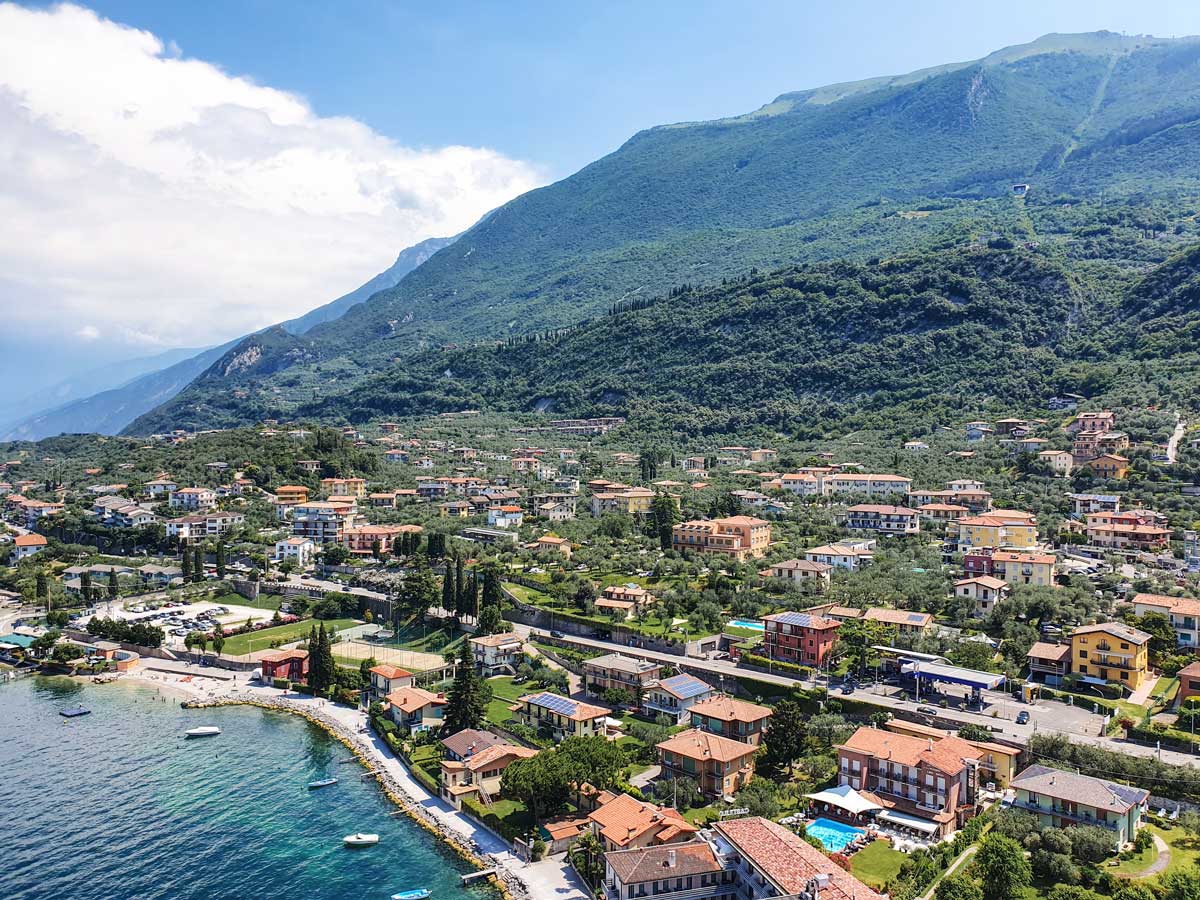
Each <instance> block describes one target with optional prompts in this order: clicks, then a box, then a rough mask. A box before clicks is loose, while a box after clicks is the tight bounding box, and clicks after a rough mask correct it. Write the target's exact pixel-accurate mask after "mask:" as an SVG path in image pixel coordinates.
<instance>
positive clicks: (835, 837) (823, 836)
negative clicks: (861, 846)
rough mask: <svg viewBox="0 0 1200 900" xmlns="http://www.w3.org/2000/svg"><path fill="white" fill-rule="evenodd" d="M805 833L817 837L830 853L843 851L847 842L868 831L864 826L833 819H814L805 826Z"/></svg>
mask: <svg viewBox="0 0 1200 900" xmlns="http://www.w3.org/2000/svg"><path fill="white" fill-rule="evenodd" d="M804 833H805V834H810V835H812V836H813V837H815V838H816V839H817V840H818V841H820V842H821V843H822V844H823V845H824V846H825V849H826V850H828V851H829V852H830V853H841V852H842V851H843V850H845V849H846V845H847V844H849V843H850V842H851V841H852V840H854V839H855V838H856V837H858V836H859V835H860V834H866V833H867V832H866V830H865V829H863V828H855V827H854V826H853V825H843V824H842V823H841V822H835V821H833V819H813V820H812V821H811V822H809V823H808V825H806V826H805V828H804Z"/></svg>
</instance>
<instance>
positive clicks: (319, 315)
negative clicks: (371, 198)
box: [282, 236, 458, 334]
mask: <svg viewBox="0 0 1200 900" xmlns="http://www.w3.org/2000/svg"><path fill="white" fill-rule="evenodd" d="M456 240H458V238H457V236H456V237H448V238H429V239H428V240H425V241H421V243H419V244H414V245H413V246H411V247H409V248H407V249H406V250H401V251H400V255H399V256H397V257H396V261H395V262H394V263H392V265H391V268H389V269H387V270H386V271H383V272H380V273H379V274H378V275H376V276H375V277H374V278H372V279H371V280H370V281H368V282H367V283H366V284H364V285H363V286H362V287H360V288H357V289H355V290H353V291H351V292H350V293H348V294H346V295H345V296H344V297H338V298H337V299H336V300H331V301H330V302H329V303H326V304H325V305H324V306H318V307H317V308H316V309H314V310H313V311H312V312H309V313H305V314H304V315H302V316H300V317H299V318H298V319H292V320H291V321H289V322H284V323H283V325H282V327H283V328H284V330H286V331H287V332H289V333H290V334H304V333H305V332H306V331H308V330H309V329H310V328H313V327H315V326H317V325H320V324H321V323H323V322H332V321H333V320H334V319H337V318H339V317H340V316H342V315H343V314H344V313H345V312H346V310H348V309H349V308H350V307H352V306H357V305H358V304H359V303H364V302H366V300H367V298H369V297H370V296H371V295H372V294H377V293H379V292H380V291H383V290H387V289H388V288H393V287H395V286H396V285H398V284H399V283H400V279H401V278H403V277H404V276H405V275H407V274H408V273H409V272H411V271H412V270H413V269H415V268H416V267H417V266H419V265H421V263H423V262H425V260H427V259H429V257H431V256H433V254H435V253H437V252H438V251H439V250H441V249H442V248H443V247H449V246H450V245H451V244H453V243H454V242H455V241H456Z"/></svg>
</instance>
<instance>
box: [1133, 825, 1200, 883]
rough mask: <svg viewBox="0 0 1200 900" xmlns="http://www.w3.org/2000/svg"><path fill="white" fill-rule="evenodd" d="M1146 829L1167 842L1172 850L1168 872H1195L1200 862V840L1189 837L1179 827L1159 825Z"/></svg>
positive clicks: (1148, 826) (1149, 826)
mask: <svg viewBox="0 0 1200 900" xmlns="http://www.w3.org/2000/svg"><path fill="white" fill-rule="evenodd" d="M1146 827H1147V828H1149V829H1150V831H1151V832H1153V833H1154V834H1157V835H1158V836H1159V837H1160V838H1162V839H1163V840H1164V841H1166V842H1167V847H1168V848H1170V850H1171V862H1170V863H1168V864H1167V871H1168V872H1177V871H1179V870H1181V869H1187V870H1193V869H1194V868H1195V866H1196V864H1197V862H1200V840H1198V839H1196V838H1192V837H1188V833H1187V832H1186V831H1184V830H1183V829H1182V828H1180V827H1179V826H1178V825H1175V826H1172V827H1171V828H1160V827H1159V826H1158V825H1147V826H1146Z"/></svg>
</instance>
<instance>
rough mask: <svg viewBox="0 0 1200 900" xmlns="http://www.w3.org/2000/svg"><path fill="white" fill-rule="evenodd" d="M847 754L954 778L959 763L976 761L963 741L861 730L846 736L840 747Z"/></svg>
mask: <svg viewBox="0 0 1200 900" xmlns="http://www.w3.org/2000/svg"><path fill="white" fill-rule="evenodd" d="M841 746H842V747H845V748H846V749H847V750H852V751H855V752H858V753H865V754H867V755H868V756H873V757H875V758H876V759H886V760H888V761H890V762H897V763H900V764H901V765H904V766H916V765H919V764H921V763H924V764H925V765H928V766H931V767H932V768H934V769H937V770H938V771H939V772H945V773H946V774H947V775H957V774H958V773H959V772H961V771H962V770H963V767H964V766H965V763H964V762H963V759H964V758H966V759H979V757H980V753H979V751H978V750H976V749H975V748H974V747H972V746H971V745H970V744H968V743H967V742H966V741H964V740H962V739H961V738H957V737H945V738H942V740H940V741H932V740H923V739H921V738H918V737H912V736H910V735H906V734H896V733H894V732H890V731H880V730H879V729H878V728H869V727H867V726H863V727H862V728H859V729H858V731H856V732H854V734H852V735H850V737H849V739H847V741H846V742H845V743H844V744H842V745H841Z"/></svg>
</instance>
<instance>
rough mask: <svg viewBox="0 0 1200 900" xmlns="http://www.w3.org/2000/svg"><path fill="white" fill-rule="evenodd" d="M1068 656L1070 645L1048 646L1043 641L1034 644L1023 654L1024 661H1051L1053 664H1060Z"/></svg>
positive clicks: (1069, 654)
mask: <svg viewBox="0 0 1200 900" xmlns="http://www.w3.org/2000/svg"><path fill="white" fill-rule="evenodd" d="M1070 656H1071V645H1070V644H1048V643H1046V642H1044V641H1038V642H1036V643H1035V644H1034V645H1033V646H1032V647H1030V648H1029V652H1028V653H1026V654H1025V658H1026V659H1052V660H1054V661H1055V662H1062V661H1063V660H1064V659H1067V658H1069V657H1070Z"/></svg>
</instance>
